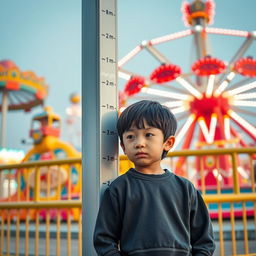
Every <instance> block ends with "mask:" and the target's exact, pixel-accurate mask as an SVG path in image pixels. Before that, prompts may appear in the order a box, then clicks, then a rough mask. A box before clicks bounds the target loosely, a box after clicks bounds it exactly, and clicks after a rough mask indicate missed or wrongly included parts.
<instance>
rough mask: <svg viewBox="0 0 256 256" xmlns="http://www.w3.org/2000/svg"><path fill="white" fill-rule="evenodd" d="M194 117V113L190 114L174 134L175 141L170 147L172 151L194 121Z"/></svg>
mask: <svg viewBox="0 0 256 256" xmlns="http://www.w3.org/2000/svg"><path fill="white" fill-rule="evenodd" d="M195 119H196V115H195V114H190V116H189V117H188V119H187V121H186V122H185V124H184V125H183V127H182V128H181V129H180V131H179V132H178V135H177V136H176V140H175V143H174V145H173V147H172V149H171V150H172V151H174V150H175V148H176V147H177V146H178V145H179V143H180V142H181V140H182V139H183V138H184V136H185V134H186V133H187V131H188V130H189V128H190V126H191V125H192V124H193V123H194V122H195Z"/></svg>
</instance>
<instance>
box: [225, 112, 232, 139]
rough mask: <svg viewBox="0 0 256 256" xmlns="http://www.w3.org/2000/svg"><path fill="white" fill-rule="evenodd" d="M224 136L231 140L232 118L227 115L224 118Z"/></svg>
mask: <svg viewBox="0 0 256 256" xmlns="http://www.w3.org/2000/svg"><path fill="white" fill-rule="evenodd" d="M224 134H225V138H226V140H230V139H231V129H230V118H229V116H227V115H225V116H224Z"/></svg>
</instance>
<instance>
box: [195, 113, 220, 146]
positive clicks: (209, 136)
mask: <svg viewBox="0 0 256 256" xmlns="http://www.w3.org/2000/svg"><path fill="white" fill-rule="evenodd" d="M198 124H199V126H200V128H201V131H202V133H203V135H204V138H205V140H206V142H207V143H209V144H211V143H213V140H214V136H215V131H216V125H217V115H216V114H215V113H213V114H212V116H211V121H210V128H209V130H208V128H207V125H206V122H205V119H204V118H203V117H199V118H198Z"/></svg>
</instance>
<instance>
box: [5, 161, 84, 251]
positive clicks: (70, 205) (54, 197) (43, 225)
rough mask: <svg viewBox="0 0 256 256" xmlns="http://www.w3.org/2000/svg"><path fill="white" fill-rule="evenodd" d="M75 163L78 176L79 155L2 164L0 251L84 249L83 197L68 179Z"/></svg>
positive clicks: (79, 178) (79, 169) (79, 166)
mask: <svg viewBox="0 0 256 256" xmlns="http://www.w3.org/2000/svg"><path fill="white" fill-rule="evenodd" d="M74 169H75V170H78V172H77V175H78V176H77V177H76V179H78V180H79V181H81V159H67V160H51V161H40V162H39V161H37V162H28V163H22V164H13V165H1V166H0V172H5V176H6V177H7V178H6V179H5V181H6V183H4V184H3V185H5V187H6V189H5V191H7V195H5V197H4V199H2V200H1V202H0V218H1V223H0V255H26V256H28V255H82V223H81V207H82V202H81V198H82V197H81V187H80V191H79V190H78V189H77V188H76V190H75V189H74V188H75V186H74V184H72V183H73V182H70V181H72V179H73V180H74V178H72V175H74V174H73V173H72V172H73V171H74ZM13 173H15V174H13ZM56 173H57V174H56ZM63 176H65V177H63ZM42 177H44V178H45V180H44V182H42ZM22 183H24V184H22ZM13 184H16V186H17V189H16V190H15V189H14V186H13ZM76 184H77V183H76ZM2 191H3V190H2ZM63 191H64V192H63ZM2 196H3V194H2ZM72 218H73V219H75V220H76V221H73V220H72Z"/></svg>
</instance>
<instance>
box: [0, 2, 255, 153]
mask: <svg viewBox="0 0 256 256" xmlns="http://www.w3.org/2000/svg"><path fill="white" fill-rule="evenodd" d="M117 2H118V55H119V58H121V57H123V56H124V55H126V54H127V53H128V52H129V51H130V50H132V49H133V48H134V47H135V46H136V45H138V44H140V42H141V41H143V40H150V39H152V38H156V37H160V36H163V35H166V34H171V33H174V32H177V31H181V30H184V29H185V27H184V24H183V21H182V15H181V12H180V8H181V3H182V1H181V0H158V1H157V0H129V1H127V0H118V1H117ZM215 3H216V10H215V12H216V14H215V18H214V24H213V25H212V26H213V27H220V28H230V29H240V30H247V31H253V30H256V20H255V9H256V1H255V0H246V1H245V0H236V1H233V0H225V1H223V0H216V1H215ZM1 9H2V13H1V16H0V22H1V41H0V59H1V60H3V59H10V60H12V61H14V62H15V63H16V64H17V65H18V66H19V68H20V69H21V70H23V71H25V70H32V71H34V72H35V73H36V74H37V75H38V76H42V77H44V78H45V81H46V83H47V84H48V85H49V87H50V89H49V96H48V98H47V99H46V102H45V105H51V106H52V107H53V109H54V111H55V112H56V113H57V114H59V115H60V116H61V117H62V118H63V119H64V118H65V108H66V107H67V106H68V105H69V96H70V94H71V93H73V92H78V93H80V92H81V70H82V67H81V0H72V1H71V0H44V1H36V0H23V1H20V0H10V1H7V0H5V1H4V0H2V1H1ZM210 39H211V42H210V48H211V49H212V51H213V52H214V54H215V56H216V57H219V58H221V59H223V60H225V59H227V60H229V58H230V56H232V53H234V51H235V50H236V49H237V47H238V46H239V45H240V42H239V41H238V40H237V39H230V38H229V39H227V40H224V41H218V40H219V39H218V38H210ZM162 49H163V51H165V50H166V51H167V48H166V49H165V46H163V47H162ZM255 50H256V49H255V45H253V47H252V48H251V50H250V54H254V57H255ZM191 56H193V45H192V44H191V42H189V41H186V40H184V41H181V42H179V43H178V44H176V45H175V44H174V45H173V49H172V50H171V51H170V57H171V58H172V60H174V61H175V63H177V64H179V65H181V66H183V67H184V68H189V65H190V61H191V58H192V57H191ZM153 65H154V64H153V63H151V62H150V61H148V59H147V57H146V56H145V58H144V56H142V57H141V59H138V60H135V61H134V63H131V64H130V66H129V68H131V69H135V70H138V71H139V72H141V73H143V72H147V70H150V69H152V66H153ZM145 70H146V71H145ZM122 83H123V82H120V87H122V85H123V84H122ZM41 110H42V108H40V107H37V108H35V109H34V110H32V111H31V112H29V113H24V112H23V111H18V112H15V113H14V112H13V113H10V112H9V114H8V121H7V122H8V129H7V130H8V135H7V136H8V137H7V145H8V147H10V148H23V149H25V150H28V149H29V148H30V147H31V145H27V146H24V145H22V144H21V143H20V141H21V139H23V138H25V139H27V140H29V139H28V132H29V128H30V121H31V118H32V116H33V115H34V114H36V113H38V112H40V111H41Z"/></svg>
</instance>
